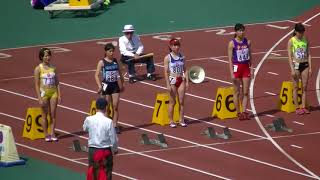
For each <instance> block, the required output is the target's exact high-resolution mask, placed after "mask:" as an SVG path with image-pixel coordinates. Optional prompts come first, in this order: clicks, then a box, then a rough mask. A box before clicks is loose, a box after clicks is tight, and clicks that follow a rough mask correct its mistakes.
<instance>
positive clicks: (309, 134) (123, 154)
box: [73, 132, 320, 160]
mask: <svg viewBox="0 0 320 180" xmlns="http://www.w3.org/2000/svg"><path fill="white" fill-rule="evenodd" d="M318 134H320V132H313V133H304V134H294V135H284V136H273V137H272V138H274V139H284V138H291V137H301V136H312V135H318ZM263 140H265V139H263V138H253V139H246V140H239V141H229V142H221V143H210V144H205V145H207V146H217V145H226V144H240V143H246V142H254V141H263ZM198 147H199V146H196V145H190V146H181V147H174V148H166V149H155V150H146V151H140V153H153V152H164V151H171V150H179V149H188V148H198ZM127 155H134V154H133V153H128V152H126V153H119V154H117V156H127ZM86 159H88V157H87V156H86V157H81V158H77V159H73V160H86Z"/></svg>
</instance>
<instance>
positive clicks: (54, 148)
mask: <svg viewBox="0 0 320 180" xmlns="http://www.w3.org/2000/svg"><path fill="white" fill-rule="evenodd" d="M6 97H8V98H10V99H12V100H15V101H16V102H18V101H19V102H22V101H30V100H26V99H22V100H21V98H20V97H14V96H10V95H5V97H4V96H3V93H1V98H2V99H5V98H6ZM17 98H20V100H17ZM10 105H11V104H8V106H7V107H6V108H2V112H5V113H7V114H10V115H14V116H17V117H21V116H19V115H17V114H21V113H23V112H11V111H10V110H11V109H14V108H13V106H14V104H12V105H11V106H10ZM63 111H64V110H61V109H59V110H58V114H60V113H63V114H65V116H67V117H68V112H63ZM69 114H70V113H69ZM1 117H4V118H1V120H0V123H4V124H8V125H10V126H11V127H15V130H14V136H15V139H16V142H17V143H22V144H26V145H30V146H31V147H35V148H39V149H41V150H45V151H46V150H47V151H49V152H52V153H56V154H59V155H62V156H66V157H68V158H79V155H80V157H86V155H85V154H84V153H73V152H72V151H70V150H69V147H70V145H71V142H72V140H73V139H75V138H74V137H73V138H69V137H68V136H67V137H66V138H62V139H60V141H59V143H56V144H55V143H46V142H43V141H41V140H36V141H29V140H26V139H23V138H22V137H21V132H22V126H23V122H21V121H19V120H15V119H12V118H7V117H6V116H2V115H1ZM6 119H7V120H6ZM60 119H61V118H60ZM59 122H60V123H61V120H60V121H58V123H57V128H60V129H63V130H65V131H68V132H74V133H77V132H79V129H75V128H74V127H73V128H72V127H69V126H68V125H71V124H70V123H69V124H64V125H61V124H59ZM73 124H76V123H73ZM77 134H78V133H77ZM60 135H61V136H62V137H63V136H64V134H61V133H60ZM123 135H124V136H123V137H119V139H120V141H121V144H120V146H122V144H124V143H122V139H126V140H129V139H130V137H137V136H138V134H137V132H134V131H130V132H129V131H128V132H126V133H124V134H123ZM121 136H122V135H121ZM59 137H60V136H59ZM76 139H79V138H76ZM80 141H81V143H82V144H86V140H83V139H80ZM131 141H133V140H132V139H131ZM168 142H169V144H179V142H172V141H171V140H170V139H168ZM48 144H49V145H50V147H49V149H48ZM134 144H135V146H137V145H138V146H139V147H140V149H141V148H143V147H142V145H141V144H139V142H138V141H135V143H134ZM126 146H127V145H126ZM139 147H138V148H139ZM21 149H22V151H21V152H20V153H22V154H23V153H24V152H25V149H24V148H21ZM129 149H132V147H130V148H129ZM150 149H154V147H152V146H150V148H149V149H148V150H150ZM141 150H142V149H141ZM144 150H146V148H145V149H144ZM135 151H136V150H135ZM123 152H124V151H122V150H120V151H119V153H123ZM38 154H39V153H37V152H33V153H29V154H27V155H30V156H33V157H38ZM44 157H45V158H46V157H47V156H44ZM40 158H42V157H40ZM47 159H48V158H46V159H45V160H47ZM55 159H56V158H53V159H52V162H54V163H56V164H58V165H60V166H65V161H60V160H59V159H58V160H59V161H58V162H57V161H55ZM167 159H168V158H167ZM50 162H51V159H50ZM83 162H85V161H83ZM115 162H116V163H115V171H116V172H123V173H124V174H128V175H129V176H134V177H139V176H141V175H143V176H142V177H141V178H143V179H149V178H152V177H153V176H155V175H156V176H157V178H159V179H161V178H162V179H163V178H165V176H166V175H165V174H163V173H162V172H163V171H165V172H170V171H172V177H175V176H176V175H175V174H174V173H173V172H179V171H182V170H184V171H186V170H185V169H182V168H180V167H176V166H173V165H168V164H166V163H159V161H157V160H152V159H150V158H146V157H141V156H128V158H120V156H119V159H118V157H116V158H115ZM128 162H135V163H136V164H134V165H133V164H128ZM128 165H129V166H128ZM79 166H80V169H79ZM81 166H82V165H77V164H70V165H68V163H66V167H69V168H72V169H74V170H77V171H80V172H86V168H82V167H81ZM150 167H154V169H153V171H147V172H146V173H143V174H141V171H142V170H144V169H148V168H150ZM132 168H133V169H132ZM138 170H140V171H138ZM188 171H189V170H188ZM157 172H158V173H159V174H157ZM184 175H186V177H185V178H187V177H191V179H192V177H197V178H204V179H206V177H207V176H203V175H202V174H199V173H197V172H193V171H191V172H187V174H182V175H180V174H179V175H177V177H175V178H178V177H183V176H184Z"/></svg>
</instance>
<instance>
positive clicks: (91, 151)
mask: <svg viewBox="0 0 320 180" xmlns="http://www.w3.org/2000/svg"><path fill="white" fill-rule="evenodd" d="M102 149H107V150H109V151H110V152H111V153H110V156H108V157H107V161H106V165H105V166H106V175H107V177H108V180H112V168H113V155H112V151H111V148H102ZM96 150H99V149H98V148H94V147H89V166H93V164H94V161H93V155H94V152H95V151H96Z"/></svg>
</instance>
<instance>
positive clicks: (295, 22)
mask: <svg viewBox="0 0 320 180" xmlns="http://www.w3.org/2000/svg"><path fill="white" fill-rule="evenodd" d="M287 21H288V22H291V23H294V24H297V23H299V22H298V21H292V20H287ZM302 24H303V25H305V26H309V27H310V26H311V25H310V24H306V23H302Z"/></svg>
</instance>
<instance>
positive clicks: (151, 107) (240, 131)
mask: <svg viewBox="0 0 320 180" xmlns="http://www.w3.org/2000/svg"><path fill="white" fill-rule="evenodd" d="M60 83H61V84H62V85H65V86H69V87H72V88H75V89H80V90H83V91H86V92H91V93H96V92H95V91H92V90H89V89H85V88H81V87H78V86H74V85H71V84H67V83H63V82H60ZM0 90H2V91H5V92H8V93H13V94H18V96H20V94H19V93H14V92H12V91H7V90H4V89H0ZM24 97H25V96H24ZM120 100H122V101H125V102H129V103H132V104H136V105H140V106H143V107H146V108H150V109H153V108H154V107H153V106H149V105H145V104H141V103H137V102H133V101H130V100H127V99H123V98H120ZM185 117H186V118H188V119H191V120H194V121H199V122H203V123H206V124H210V125H213V126H217V127H222V128H223V127H225V126H223V125H220V124H215V123H211V122H207V121H203V120H200V119H196V118H194V117H190V116H187V115H185ZM229 129H230V130H233V131H236V132H239V133H243V134H247V135H250V136H254V137H258V138H265V137H263V136H260V135H257V134H253V133H249V132H246V131H242V130H239V129H234V128H229Z"/></svg>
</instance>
